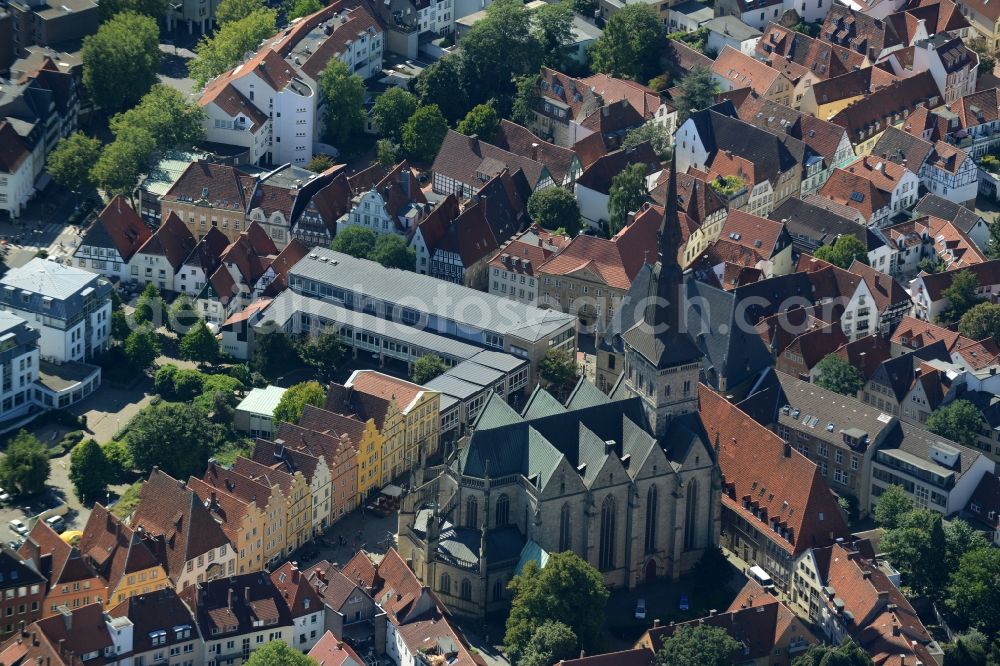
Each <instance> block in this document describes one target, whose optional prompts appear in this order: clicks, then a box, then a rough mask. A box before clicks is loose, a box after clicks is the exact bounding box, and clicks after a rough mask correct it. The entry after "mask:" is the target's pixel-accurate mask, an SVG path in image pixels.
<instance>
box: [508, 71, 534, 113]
mask: <svg viewBox="0 0 1000 666" xmlns="http://www.w3.org/2000/svg"><path fill="white" fill-rule="evenodd" d="M539 80H540V77H539V76H538V75H537V74H535V75H529V76H522V77H519V78H518V79H517V81H516V82H515V83H514V103H513V104H512V105H511V109H510V119H511V120H513V121H514V122H515V123H517V124H518V125H524V126H527V125H530V124H531V122H532V121H533V120H534V119H535V108H536V107H537V106H538V102H539V95H538V82H539Z"/></svg>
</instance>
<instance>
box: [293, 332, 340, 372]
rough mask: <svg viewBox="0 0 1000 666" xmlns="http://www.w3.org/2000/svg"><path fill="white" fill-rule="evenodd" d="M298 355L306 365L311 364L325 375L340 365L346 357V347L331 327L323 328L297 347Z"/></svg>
mask: <svg viewBox="0 0 1000 666" xmlns="http://www.w3.org/2000/svg"><path fill="white" fill-rule="evenodd" d="M299 356H301V357H302V361H303V362H304V363H305V364H306V365H310V366H312V367H313V368H314V369H315V370H316V372H318V373H320V375H322V376H324V377H325V376H327V375H329V373H331V372H333V371H334V370H336V369H337V368H339V367H340V364H341V363H343V362H344V359H345V358H346V357H347V347H346V346H345V345H344V343H343V342H341V341H340V336H339V335H338V334H337V332H336V331H335V330H333V329H332V328H329V329H324V330H323V331H320V332H319V333H318V334H317V335H313V336H310V337H309V339H308V340H306V342H305V343H304V344H302V345H301V346H300V347H299Z"/></svg>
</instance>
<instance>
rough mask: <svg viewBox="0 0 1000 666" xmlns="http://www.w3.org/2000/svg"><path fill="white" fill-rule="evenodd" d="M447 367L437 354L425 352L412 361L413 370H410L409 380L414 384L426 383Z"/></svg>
mask: <svg viewBox="0 0 1000 666" xmlns="http://www.w3.org/2000/svg"><path fill="white" fill-rule="evenodd" d="M447 369H448V366H447V365H446V364H445V362H444V361H443V360H441V357H440V356H438V355H437V354H425V355H424V356H421V357H420V358H418V359H417V360H416V361H414V362H413V370H412V371H411V372H410V381H411V382H413V383H414V384H421V385H423V384H426V383H427V382H429V381H430V380H432V379H434V378H435V377H437V376H438V375H440V374H443V373H444V372H445V371H446V370H447Z"/></svg>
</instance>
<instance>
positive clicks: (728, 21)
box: [702, 16, 763, 41]
mask: <svg viewBox="0 0 1000 666" xmlns="http://www.w3.org/2000/svg"><path fill="white" fill-rule="evenodd" d="M702 27H703V28H708V29H709V30H710V31H712V32H717V33H719V34H720V35H723V36H725V37H732V38H733V39H738V40H740V41H745V40H747V39H753V38H754V37H761V36H762V35H763V33H762V32H761V31H760V30H758V29H757V28H755V27H753V26H750V25H747V24H746V23H744V22H743V21H741V20H739V19H738V18H736V17H735V16H716V17H715V18H713V19H710V20H708V21H706V22H705V23H704V24H703V25H702Z"/></svg>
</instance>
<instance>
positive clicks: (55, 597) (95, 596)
mask: <svg viewBox="0 0 1000 666" xmlns="http://www.w3.org/2000/svg"><path fill="white" fill-rule="evenodd" d="M18 555H20V556H21V557H22V558H23V559H24V560H26V561H30V562H31V563H32V566H33V567H34V568H35V570H36V571H38V573H39V574H40V575H41V576H42V577H43V578H44V579H45V584H44V586H43V587H44V590H43V593H44V601H43V602H42V603H41V604H40V609H41V614H40V615H39V617H48V616H50V615H55V614H57V613H58V612H59V607H60V606H66V607H67V608H80V607H81V606H86V605H88V604H90V603H93V602H97V603H105V602H106V601H107V600H108V582H107V580H105V579H104V578H102V577H101V575H100V574H99V573H98V572H97V570H96V569H95V568H94V566H93V564H92V562H91V561H90V560H88V559H87V558H86V557H85V556H84V554H83V553H81V552H80V549H79V548H78V547H76V546H71V545H69V544H68V543H66V542H65V541H63V540H62V538H60V536H59V535H58V534H56V533H55V531H54V530H53V529H52V528H51V527H49V526H48V525H47V524H46V522H45V521H44V520H39V521H38V522H36V523H35V526H34V527H32V528H31V532H30V533H28V536H27V538H26V539H25V540H24V543H23V544H21V547H20V548H19V549H18Z"/></svg>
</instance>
